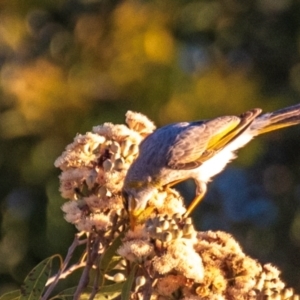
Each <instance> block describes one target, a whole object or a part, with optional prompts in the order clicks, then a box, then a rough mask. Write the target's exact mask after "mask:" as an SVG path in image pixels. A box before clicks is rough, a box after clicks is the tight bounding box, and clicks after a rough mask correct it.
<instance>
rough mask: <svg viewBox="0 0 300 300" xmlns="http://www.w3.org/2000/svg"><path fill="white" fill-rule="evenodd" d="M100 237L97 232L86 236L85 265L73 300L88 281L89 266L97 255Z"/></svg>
mask: <svg viewBox="0 0 300 300" xmlns="http://www.w3.org/2000/svg"><path fill="white" fill-rule="evenodd" d="M100 239H101V237H100V236H99V235H98V234H91V235H90V236H89V238H88V243H87V261H86V266H85V268H84V270H83V272H82V275H81V277H80V280H79V283H78V286H77V289H76V291H75V293H74V297H73V299H74V300H78V299H80V295H81V293H82V291H83V289H84V288H85V287H86V286H87V285H88V283H89V273H90V270H91V268H92V267H93V265H94V262H95V260H96V259H97V257H98V250H99V244H100Z"/></svg>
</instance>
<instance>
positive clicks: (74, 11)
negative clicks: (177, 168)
mask: <svg viewBox="0 0 300 300" xmlns="http://www.w3.org/2000/svg"><path fill="white" fill-rule="evenodd" d="M299 16H300V3H299V1H297V0H277V1H272V0H247V1H239V0H198V1H189V0H152V1H150V0H149V1H142V0H140V1H138V0H135V1H134V0H132V1H131V0H123V1H117V0H56V1H53V0H52V1H50V0H47V1H46V0H45V1H40V0H26V1H17V0H10V1H1V2H0V150H1V151H0V207H1V215H0V225H1V232H0V294H2V292H4V291H7V290H11V289H15V288H17V287H18V284H19V283H20V282H21V281H22V279H24V277H25V275H26V274H27V273H28V271H29V270H30V269H31V268H32V267H33V266H34V265H36V264H37V263H38V262H39V261H41V260H42V259H43V258H45V257H47V256H49V255H51V254H53V253H57V252H59V253H62V254H65V253H66V251H67V248H68V246H69V244H70V242H71V240H72V238H73V234H74V232H75V231H74V229H73V228H72V227H71V226H70V225H69V224H67V223H66V222H65V221H64V219H63V214H62V211H61V210H60V206H61V205H62V203H63V199H62V198H61V197H60V195H59V193H58V178H57V176H58V174H59V172H58V170H55V168H54V166H53V162H54V160H55V158H56V157H57V156H58V155H59V154H60V153H61V152H62V151H63V149H64V147H65V146H66V145H67V144H68V143H70V142H71V141H72V139H73V137H74V136H75V134H76V133H77V132H81V133H85V132H86V131H89V130H90V129H91V128H92V126H94V125H98V124H101V123H103V122H106V121H110V122H115V123H123V120H124V114H125V112H126V111H127V110H128V109H130V110H136V111H140V112H142V113H144V114H146V115H148V116H149V117H150V118H151V119H152V120H154V121H155V122H156V124H157V125H163V124H166V123H169V122H173V121H178V120H193V119H201V118H210V117H215V116H218V115H222V114H239V113H241V112H243V111H245V110H247V109H249V108H253V107H262V108H263V109H264V110H265V111H268V110H269V111H270V110H274V109H277V108H280V107H284V106H288V105H292V104H295V103H298V102H300V97H299V95H300V18H299ZM299 140H300V126H299V127H295V128H290V129H285V130H282V131H280V132H276V133H271V134H268V135H266V136H264V137H260V138H258V139H257V140H255V141H254V142H252V143H251V144H250V145H248V146H247V147H246V148H245V149H243V150H242V151H240V155H239V159H238V160H237V161H235V163H234V164H232V165H231V166H230V167H229V168H228V169H227V170H226V171H225V172H224V173H223V174H222V175H221V176H218V177H217V178H216V180H215V182H214V183H213V184H211V185H210V188H209V190H210V191H209V195H208V197H207V199H206V200H205V201H204V203H203V204H202V205H201V206H200V207H199V208H198V211H197V212H196V213H195V215H194V216H195V218H196V221H197V226H198V228H199V229H202V230H207V229H224V230H227V231H229V232H232V233H233V234H234V236H235V237H236V238H237V239H238V240H239V241H240V242H241V243H242V245H243V247H244V249H245V250H246V252H247V253H249V254H250V255H252V256H253V257H257V258H258V259H259V260H260V261H262V262H273V263H274V264H276V265H277V266H279V268H280V269H281V270H282V271H283V278H284V279H285V280H286V281H288V283H289V285H292V286H293V287H295V288H296V289H297V290H298V291H300V206H299V203H300V172H299V167H300V142H299ZM190 184H191V183H188V184H186V185H185V186H182V189H183V190H185V191H186V192H187V194H188V195H189V191H190V190H193V189H192V186H190ZM189 196H190V197H191V195H189Z"/></svg>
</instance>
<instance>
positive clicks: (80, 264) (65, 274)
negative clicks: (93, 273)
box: [46, 261, 86, 286]
mask: <svg viewBox="0 0 300 300" xmlns="http://www.w3.org/2000/svg"><path fill="white" fill-rule="evenodd" d="M85 265H86V262H85V261H80V262H78V263H77V264H74V265H72V266H71V267H70V268H68V269H67V270H66V271H64V272H62V273H61V274H60V276H59V279H65V278H67V277H68V276H69V275H70V274H71V273H73V272H74V271H76V270H77V269H80V268H83V267H85ZM56 277H57V275H55V276H52V277H51V278H49V279H48V281H47V284H46V286H47V285H50V284H51V283H52V282H53V281H54V280H55V279H56Z"/></svg>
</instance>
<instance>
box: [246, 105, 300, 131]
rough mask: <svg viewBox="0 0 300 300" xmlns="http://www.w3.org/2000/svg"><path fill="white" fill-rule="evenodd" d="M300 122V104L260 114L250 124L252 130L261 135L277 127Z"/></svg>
mask: <svg viewBox="0 0 300 300" xmlns="http://www.w3.org/2000/svg"><path fill="white" fill-rule="evenodd" d="M297 124H300V104H297V105H294V106H290V107H286V108H283V109H279V110H277V111H274V112H272V113H266V114H263V115H260V116H258V117H257V118H255V120H254V121H253V122H252V124H251V125H250V128H249V129H250V131H251V132H252V133H253V134H254V135H259V134H262V133H266V132H269V131H273V130H276V129H280V128H284V127H288V126H293V125H297Z"/></svg>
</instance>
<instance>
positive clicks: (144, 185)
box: [123, 181, 156, 228]
mask: <svg viewBox="0 0 300 300" xmlns="http://www.w3.org/2000/svg"><path fill="white" fill-rule="evenodd" d="M155 191H156V187H155V186H154V185H153V184H150V183H149V182H142V181H131V182H127V183H126V184H125V185H124V187H123V198H124V204H125V208H126V209H127V210H128V214H129V221H130V226H131V228H134V226H135V225H136V224H138V223H140V222H142V221H143V220H144V219H146V218H147V217H148V216H149V215H150V214H151V212H152V211H153V209H154V208H153V207H149V206H148V202H149V200H150V199H151V198H152V196H153V195H154V193H155Z"/></svg>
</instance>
